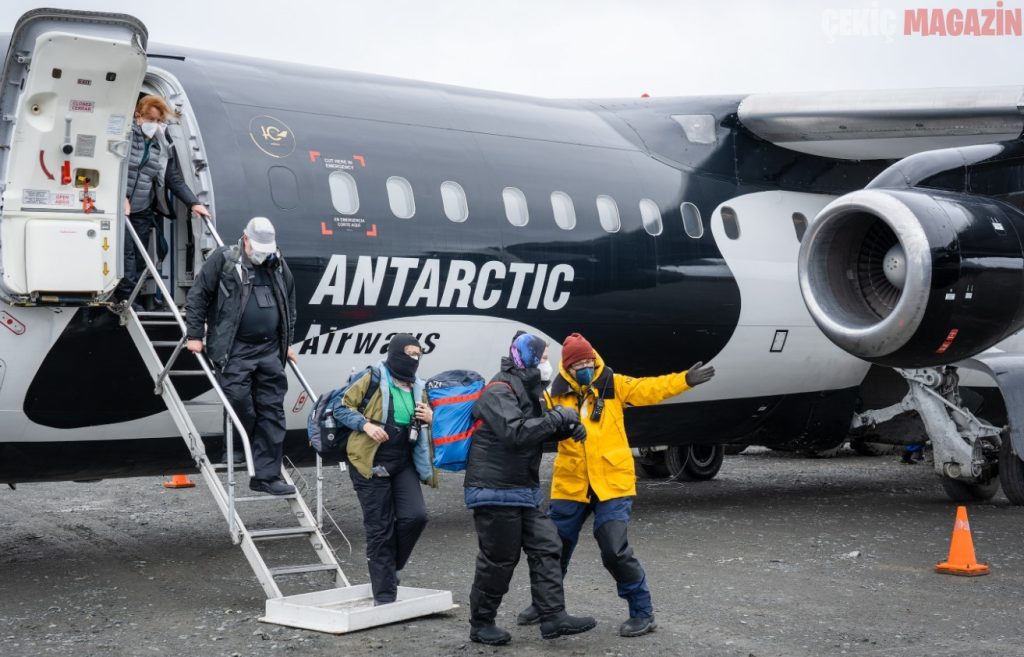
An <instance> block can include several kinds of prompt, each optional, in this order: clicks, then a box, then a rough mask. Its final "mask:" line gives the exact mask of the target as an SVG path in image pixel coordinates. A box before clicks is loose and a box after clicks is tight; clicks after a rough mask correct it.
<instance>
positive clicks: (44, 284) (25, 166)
mask: <svg viewBox="0 0 1024 657" xmlns="http://www.w3.org/2000/svg"><path fill="white" fill-rule="evenodd" d="M146 39H147V32H146V27H145V26H144V25H143V24H142V23H141V22H139V21H138V20H137V19H135V18H133V17H131V16H127V15H124V14H109V13H99V12H83V11H68V10H58V9H39V10H35V11H31V12H29V13H27V14H25V15H24V16H22V17H21V19H20V20H19V21H18V24H17V25H16V26H15V28H14V32H13V33H12V34H11V42H10V47H9V49H8V52H7V57H6V60H5V62H4V69H3V78H2V80H3V84H2V88H0V174H2V176H0V192H2V204H0V298H2V299H3V300H5V301H7V302H8V303H12V304H19V305H22V304H39V303H58V304H65V303H69V304H77V303H88V302H93V301H98V300H102V299H103V298H105V296H106V295H107V294H109V293H110V292H111V291H112V290H113V289H114V287H115V286H116V285H117V282H118V281H119V280H120V277H121V274H122V269H123V239H124V236H123V234H122V224H121V222H122V221H123V219H122V215H123V211H124V210H123V207H122V206H123V200H122V199H123V198H124V188H125V176H126V174H127V169H126V164H127V158H126V157H125V156H126V154H127V151H128V147H129V145H130V141H129V138H130V130H131V121H132V115H133V112H134V107H135V102H136V99H137V96H138V93H139V89H140V87H141V85H142V81H143V77H144V76H145V73H146V51H145V47H146Z"/></svg>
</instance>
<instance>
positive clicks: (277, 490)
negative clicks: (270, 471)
mask: <svg viewBox="0 0 1024 657" xmlns="http://www.w3.org/2000/svg"><path fill="white" fill-rule="evenodd" d="M249 489H250V490H255V491H260V492H263V493H270V494H271V495H291V494H292V493H294V492H295V486H291V485H289V484H286V483H284V480H283V479H281V478H277V479H269V480H267V479H255V478H254V479H250V480H249Z"/></svg>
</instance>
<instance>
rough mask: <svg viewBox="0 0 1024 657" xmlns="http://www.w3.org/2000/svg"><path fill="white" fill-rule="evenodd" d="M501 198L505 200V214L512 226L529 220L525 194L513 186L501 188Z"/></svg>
mask: <svg viewBox="0 0 1024 657" xmlns="http://www.w3.org/2000/svg"><path fill="white" fill-rule="evenodd" d="M501 199H502V200H503V201H504V202H505V216H506V217H508V222H509V223H510V224H512V225H513V226H525V225H526V224H527V223H529V221H530V211H529V210H528V209H527V207H526V194H523V190H521V189H517V188H515V187H506V188H505V189H503V190H501Z"/></svg>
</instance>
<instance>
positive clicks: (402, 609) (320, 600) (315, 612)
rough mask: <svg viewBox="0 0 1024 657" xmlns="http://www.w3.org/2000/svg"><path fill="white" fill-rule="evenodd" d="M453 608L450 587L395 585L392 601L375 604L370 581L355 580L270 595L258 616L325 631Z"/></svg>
mask: <svg viewBox="0 0 1024 657" xmlns="http://www.w3.org/2000/svg"><path fill="white" fill-rule="evenodd" d="M456 608H458V605H455V604H454V603H453V602H452V592H451V591H438V590H435V589H418V588H412V587H408V586H399V587H398V599H397V600H396V601H395V602H392V603H391V604H387V605H381V606H379V607H375V606H373V592H372V591H371V590H370V585H369V584H356V585H353V586H346V587H343V588H336V589H327V590H324V591H314V592H313V593H300V594H298V595H289V596H285V597H281V598H271V599H269V600H267V606H266V615H265V616H264V617H263V618H261V619H260V620H261V621H263V622H264V623H273V624H275V625H284V626H286V627H297V628H300V629H304V630H314V631H316V632H326V633H328V634H346V633H348V632H356V631H359V630H365V629H369V628H371V627H378V626H380V625H386V624H388V623H400V622H402V621H407V620H409V619H412V618H419V617H420V616H429V615H430V614H439V613H444V612H446V611H451V610H452V609H456Z"/></svg>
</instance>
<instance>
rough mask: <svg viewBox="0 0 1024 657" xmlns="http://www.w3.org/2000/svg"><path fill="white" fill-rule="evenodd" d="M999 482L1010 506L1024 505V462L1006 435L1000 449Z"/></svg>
mask: <svg viewBox="0 0 1024 657" xmlns="http://www.w3.org/2000/svg"><path fill="white" fill-rule="evenodd" d="M999 481H1000V482H1002V484H1003V494H1004V495H1006V499H1008V500H1010V504H1014V505H1017V506H1021V505H1024V461H1021V460H1020V457H1019V456H1017V455H1016V454H1014V453H1013V445H1012V444H1011V443H1010V437H1009V436H1008V435H1006V434H1004V435H1003V444H1002V446H1001V447H1000V448H999Z"/></svg>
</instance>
